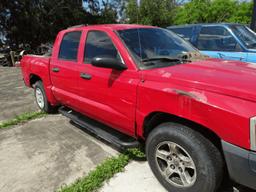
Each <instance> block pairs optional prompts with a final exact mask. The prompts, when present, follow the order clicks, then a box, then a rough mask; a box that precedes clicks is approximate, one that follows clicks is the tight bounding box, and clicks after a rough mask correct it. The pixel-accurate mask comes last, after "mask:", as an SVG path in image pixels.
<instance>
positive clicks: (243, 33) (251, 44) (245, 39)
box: [230, 25, 256, 49]
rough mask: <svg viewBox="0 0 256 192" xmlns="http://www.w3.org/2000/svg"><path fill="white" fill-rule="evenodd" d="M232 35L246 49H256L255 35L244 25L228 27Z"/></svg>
mask: <svg viewBox="0 0 256 192" xmlns="http://www.w3.org/2000/svg"><path fill="white" fill-rule="evenodd" d="M230 28H231V30H232V31H233V33H234V34H235V35H236V36H237V37H238V38H239V39H240V40H241V41H242V43H243V44H244V45H245V46H246V48H247V49H256V33H255V32H253V31H252V30H251V29H250V28H248V27H246V26H244V25H233V26H231V27H230Z"/></svg>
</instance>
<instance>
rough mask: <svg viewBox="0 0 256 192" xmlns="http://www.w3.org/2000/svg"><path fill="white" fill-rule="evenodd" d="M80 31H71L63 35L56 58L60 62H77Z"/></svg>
mask: <svg viewBox="0 0 256 192" xmlns="http://www.w3.org/2000/svg"><path fill="white" fill-rule="evenodd" d="M81 34H82V32H81V31H72V32H67V33H65V34H64V36H63V39H62V42H61V45H60V50H59V56H58V58H59V59H61V60H68V61H77V55H78V48H79V43H80V38H81Z"/></svg>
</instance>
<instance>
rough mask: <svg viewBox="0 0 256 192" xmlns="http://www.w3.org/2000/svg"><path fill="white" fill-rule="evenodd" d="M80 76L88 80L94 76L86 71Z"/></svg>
mask: <svg viewBox="0 0 256 192" xmlns="http://www.w3.org/2000/svg"><path fill="white" fill-rule="evenodd" d="M80 77H81V78H82V79H87V80H90V79H91V78H92V76H91V75H90V74H86V73H80Z"/></svg>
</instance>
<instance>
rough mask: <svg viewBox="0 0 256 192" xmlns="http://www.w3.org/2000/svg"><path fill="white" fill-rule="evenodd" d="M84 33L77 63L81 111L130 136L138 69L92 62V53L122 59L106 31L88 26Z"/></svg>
mask: <svg viewBox="0 0 256 192" xmlns="http://www.w3.org/2000/svg"><path fill="white" fill-rule="evenodd" d="M85 33H86V35H85V37H86V38H84V42H85V43H84V58H83V59H82V60H81V61H80V62H79V64H78V69H79V73H80V74H79V80H78V84H79V86H78V87H79V90H78V95H79V102H80V106H81V112H82V113H84V114H85V115H87V116H89V117H91V118H93V119H96V120H98V121H101V122H102V123H105V124H107V125H109V126H111V127H113V128H116V129H118V130H119V131H122V132H124V133H126V134H129V135H131V136H133V135H135V123H134V122H135V109H136V90H137V84H138V83H139V77H138V73H136V71H135V70H134V69H130V68H129V66H128V69H126V70H116V69H110V68H101V67H95V66H93V65H92V64H91V61H92V59H93V58H94V57H108V58H115V59H118V60H121V61H122V62H124V60H123V59H122V56H121V54H120V52H119V51H118V49H117V48H116V45H115V44H114V42H113V39H111V37H110V35H108V33H107V32H105V31H101V30H90V31H86V32H85ZM112 35H113V34H112Z"/></svg>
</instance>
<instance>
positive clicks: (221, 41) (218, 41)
mask: <svg viewBox="0 0 256 192" xmlns="http://www.w3.org/2000/svg"><path fill="white" fill-rule="evenodd" d="M197 48H198V49H199V50H208V51H241V47H240V45H239V44H238V43H237V41H236V40H235V38H234V37H233V36H232V35H231V33H230V32H229V31H228V30H227V29H226V28H225V27H221V26H208V27H203V28H202V29H201V32H200V34H199V37H198V41H197Z"/></svg>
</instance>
